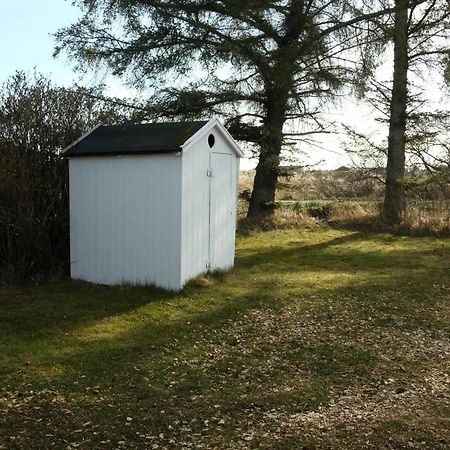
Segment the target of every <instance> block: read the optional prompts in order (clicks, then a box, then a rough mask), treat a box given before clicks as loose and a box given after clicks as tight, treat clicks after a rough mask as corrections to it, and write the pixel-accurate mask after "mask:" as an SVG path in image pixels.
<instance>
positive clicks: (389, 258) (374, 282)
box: [0, 233, 450, 449]
mask: <svg viewBox="0 0 450 450" xmlns="http://www.w3.org/2000/svg"><path fill="white" fill-rule="evenodd" d="M383 239H386V240H389V239H390V237H388V236H372V237H369V238H368V237H367V235H364V233H354V234H351V235H348V236H339V237H336V238H333V239H329V240H328V241H326V242H319V243H314V244H308V243H307V242H305V240H304V239H303V240H300V241H297V240H296V239H295V236H294V239H293V240H292V241H291V242H287V243H285V244H284V245H274V246H272V247H270V246H268V245H266V246H260V245H255V246H254V247H252V246H247V247H245V248H244V249H242V251H241V252H240V254H239V256H238V258H237V267H236V269H235V270H234V271H232V272H231V273H229V274H218V275H215V276H212V277H210V285H209V286H206V287H199V286H198V284H195V283H193V284H191V285H190V286H188V287H187V288H186V290H185V291H184V293H182V294H179V295H175V294H169V293H165V292H164V291H158V290H146V289H142V288H136V289H132V288H124V289H120V288H105V287H91V286H88V285H79V284H76V283H75V284H72V283H68V284H66V283H62V284H61V285H53V286H52V287H51V288H48V286H44V287H43V290H42V292H41V293H40V294H39V287H38V288H32V289H30V290H27V289H28V288H24V290H23V291H22V290H19V294H18V295H17V296H18V297H21V298H20V300H19V307H18V308H16V312H17V317H16V318H15V319H14V320H13V321H12V322H11V323H10V326H9V328H7V329H6V330H3V332H2V334H3V339H4V340H3V342H8V341H9V342H14V341H17V340H22V339H24V338H26V339H28V342H29V345H30V348H31V344H32V342H33V340H35V341H40V342H42V345H41V347H39V348H40V351H41V354H39V355H37V358H36V360H35V362H36V364H37V366H36V367H34V365H33V364H34V362H33V364H32V365H30V366H27V365H26V362H25V361H24V360H23V359H21V358H20V356H19V357H18V356H17V355H16V356H15V357H16V360H15V364H16V365H17V367H16V369H19V370H20V371H21V373H20V375H19V376H18V375H17V373H12V372H11V371H12V370H13V363H14V361H12V360H13V359H14V355H11V356H10V358H11V361H10V364H11V365H10V366H9V369H8V373H7V374H6V375H7V378H9V385H8V387H7V391H8V392H9V394H8V395H10V394H11V396H12V399H14V401H16V403H15V407H14V408H7V409H5V410H4V411H3V412H1V410H0V419H1V421H2V422H3V423H4V425H3V426H4V427H8V429H9V430H15V432H16V431H21V430H22V431H23V430H24V432H23V433H22V434H20V433H15V434H16V435H17V436H18V437H17V440H15V441H7V444H8V445H12V447H11V448H14V445H16V444H17V448H23V447H24V446H25V444H26V446H27V448H30V449H31V448H42V446H44V444H45V446H47V447H51V446H52V445H48V444H49V443H51V442H52V441H53V442H54V443H55V444H54V446H55V447H60V446H61V445H62V443H63V442H65V443H66V444H67V443H71V442H72V443H77V445H80V446H81V448H94V447H98V446H100V445H101V442H107V441H108V442H107V443H106V444H102V445H107V446H109V447H118V446H121V445H122V446H123V445H125V446H126V447H127V448H142V447H143V446H144V445H147V444H148V443H149V442H150V443H158V445H163V446H164V445H165V446H169V447H170V446H172V447H173V448H174V447H178V448H180V447H181V442H182V440H183V439H184V440H186V439H188V440H189V439H199V440H201V439H207V438H208V436H209V437H210V438H211V439H213V438H212V436H216V437H217V436H221V439H222V438H224V436H225V437H226V436H233V435H235V434H236V433H245V432H247V431H248V428H249V427H250V424H252V423H255V422H258V421H261V420H263V418H264V417H266V415H267V414H268V413H270V412H271V411H272V414H274V413H273V411H278V410H279V409H280V408H281V409H283V410H284V411H288V412H297V413H306V412H309V411H318V410H319V408H320V407H321V406H324V405H327V404H329V403H330V401H331V400H333V399H336V398H339V396H340V395H341V394H342V392H343V391H345V390H348V389H350V388H351V387H352V386H354V385H360V384H364V383H367V382H368V381H367V380H370V379H371V377H372V376H374V375H373V374H376V373H377V366H378V365H379V364H381V363H383V364H384V362H383V361H384V360H383V355H382V354H380V350H379V349H376V348H371V347H367V346H364V345H362V344H357V343H356V344H355V342H356V341H354V342H353V344H349V343H347V341H346V340H345V339H344V338H346V337H348V336H351V337H352V336H353V335H354V334H355V333H356V334H357V335H360V337H361V339H360V340H363V339H362V338H363V337H364V336H365V335H366V334H368V333H373V321H372V319H370V320H369V319H368V317H369V315H370V314H371V315H372V316H376V315H377V314H380V316H381V313H382V314H383V317H388V318H390V317H394V318H396V319H397V318H401V319H402V323H398V322H396V321H394V322H392V321H391V322H389V321H388V322H386V323H385V326H389V327H392V328H393V329H396V330H398V331H399V332H401V330H402V327H404V326H405V324H406V325H408V326H409V327H413V328H414V327H423V326H429V327H433V326H438V325H436V324H435V323H434V322H433V321H432V320H434V316H433V317H431V316H430V317H428V318H421V315H423V314H424V309H423V301H424V300H425V299H427V301H428V303H427V305H426V312H427V313H429V314H431V312H430V311H433V310H434V311H437V310H438V309H439V304H438V303H439V299H438V298H437V297H432V296H431V297H429V294H430V292H431V289H432V286H433V285H434V284H435V283H436V282H437V281H438V280H440V281H441V283H442V279H443V277H442V275H443V274H445V273H447V278H446V279H445V280H444V281H445V283H447V285H448V272H446V270H447V269H448V261H449V260H450V258H449V256H450V248H449V247H448V246H447V247H444V248H441V249H439V251H438V253H436V251H435V250H436V249H435V248H433V247H432V246H426V247H423V248H413V247H411V246H407V245H404V246H402V247H401V248H397V249H395V251H391V250H389V251H386V252H381V253H380V250H378V251H377V250H376V249H371V248H368V247H370V243H371V242H373V243H376V244H378V245H379V243H380V241H381V240H383ZM430 261H431V262H433V264H430ZM440 261H442V264H440V263H439V262H440ZM295 274H297V277H296V278H294V279H293V281H292V279H291V278H290V277H291V276H293V275H295ZM312 274H314V276H312ZM315 274H319V275H318V277H319V278H317V277H316V275H315ZM327 274H331V275H333V276H334V277H335V278H334V283H333V284H330V283H324V280H325V281H326V280H327V279H328V278H326V277H325V276H326V275H327ZM358 275H361V276H363V277H362V278H358ZM36 294H37V298H34V297H35V296H36ZM312 294H313V296H312V297H311V295H312ZM22 296H23V297H22ZM393 296H396V298H395V300H396V304H395V305H392V303H393V302H392V297H393ZM32 297H33V299H32ZM428 297H429V298H428ZM39 298H40V299H41V301H44V305H42V304H41V308H44V309H45V312H42V311H41V313H39V301H38V299H39ZM27 299H28V300H30V305H27ZM292 305H294V306H295V310H294V312H293V315H292V318H291V319H289V320H290V321H291V322H290V323H291V328H289V327H288V325H289V324H287V323H286V324H283V323H280V322H278V321H277V316H278V315H279V314H281V313H282V311H283V310H284V309H285V308H289V307H291V306H292ZM13 309H14V301H13V299H12V298H10V299H9V300H8V302H6V303H4V302H2V304H1V305H0V310H2V313H3V312H5V311H6V314H2V317H7V318H8V317H9V318H11V317H12V311H13ZM48 309H52V310H56V311H57V312H48V311H47V310H48ZM369 313H370V314H369ZM30 314H31V315H34V314H36V315H37V316H36V317H37V318H39V319H38V320H36V323H35V324H33V317H29V315H30ZM425 319H426V320H428V322H426V320H425ZM24 320H25V322H24ZM424 320H425V321H424ZM345 321H348V323H350V324H351V323H352V322H353V321H354V322H355V323H361V324H362V325H361V327H360V328H357V329H356V331H355V329H349V330H347V329H346V326H345V325H343V324H345V323H346V322H345ZM332 325H333V326H332ZM383 326H384V325H383ZM347 333H348V335H347ZM0 336H1V335H0ZM337 337H341V338H342V339H337ZM5 339H6V340H5ZM19 349H20V345H19ZM9 352H14V350H11V349H9ZM18 380H20V383H17V381H18ZM29 386H32V390H34V391H35V394H34V395H31V394H30V393H29V391H30V387H29ZM21 391H23V392H22V395H20V392H21ZM27 398H28V400H27ZM67 411H69V413H68V412H67ZM128 418H129V419H130V420H128ZM42 419H44V421H42ZM86 423H88V425H85V424H86ZM0 427H1V423H0ZM93 427H97V428H93ZM5 429H6V428H5ZM80 430H81V431H80ZM95 433H96V434H95ZM0 434H2V433H0ZM161 434H163V437H162V438H161V437H160V435H161ZM50 435H51V436H50ZM149 436H150V438H149ZM170 439H174V442H175V443H170ZM224 439H225V438H224ZM230 439H231V438H230ZM5 442H6V441H5ZM120 442H124V443H125V444H120ZM1 443H2V440H1V438H0V444H1ZM297 444H298V442H297ZM286 448H297V447H289V446H288V447H286Z"/></svg>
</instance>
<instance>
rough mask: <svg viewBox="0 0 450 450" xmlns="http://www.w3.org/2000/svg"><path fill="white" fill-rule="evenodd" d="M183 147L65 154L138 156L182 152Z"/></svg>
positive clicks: (81, 156)
mask: <svg viewBox="0 0 450 450" xmlns="http://www.w3.org/2000/svg"><path fill="white" fill-rule="evenodd" d="M181 151H182V149H181V147H176V148H171V149H163V150H136V151H126V152H124V151H117V152H114V151H112V152H95V153H73V154H69V155H65V157H67V158H90V157H95V156H96V157H99V156H128V155H132V156H137V155H163V154H168V153H179V152H181Z"/></svg>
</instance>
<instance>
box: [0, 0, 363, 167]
mask: <svg viewBox="0 0 450 450" xmlns="http://www.w3.org/2000/svg"><path fill="white" fill-rule="evenodd" d="M80 15H81V12H80V10H79V9H78V8H76V7H74V6H73V5H72V1H71V0H69V1H65V0H0V61H1V64H0V84H1V83H2V82H4V81H5V80H6V79H7V78H8V77H9V76H10V75H12V74H13V73H14V72H15V71H16V70H24V71H27V72H30V73H31V72H32V71H33V70H34V68H36V70H37V71H38V72H41V73H43V74H44V75H46V76H49V77H50V78H51V79H52V80H53V81H54V82H55V83H57V84H65V85H69V84H71V83H72V82H73V81H76V82H78V83H79V84H83V85H93V84H98V83H99V82H104V81H105V78H104V75H105V74H100V75H96V76H95V75H93V74H91V75H89V76H87V77H86V76H85V77H84V78H82V77H81V75H80V74H79V73H76V72H75V71H74V69H73V64H72V63H70V61H68V60H67V58H66V57H64V56H62V57H59V58H57V59H55V58H53V57H52V53H53V49H54V39H53V36H52V34H53V33H55V32H56V31H57V30H58V29H59V28H61V27H64V26H67V25H70V24H71V23H73V22H74V21H75V20H76V19H77V18H78V17H79V16H80ZM129 92H130V91H129V90H128V89H127V88H125V87H124V86H123V85H122V83H121V82H120V80H117V79H112V78H111V77H108V93H110V94H111V95H116V96H121V95H127V93H129ZM343 106H344V105H343ZM349 109H350V111H349ZM361 112H362V110H361V109H360V108H358V107H356V108H355V107H354V106H351V107H350V108H345V106H344V107H341V108H340V109H339V110H338V111H336V112H335V113H337V114H338V115H342V116H349V118H350V119H353V120H354V118H355V117H357V118H358V121H359V122H360V121H361ZM366 114H367V115H369V114H370V113H367V112H366ZM363 115H364V113H363ZM322 146H323V147H324V148H323V150H319V151H318V150H317V149H314V150H312V151H311V150H310V151H309V152H308V153H309V158H307V162H309V163H314V162H317V161H319V160H321V159H323V160H325V164H324V165H323V167H330V168H331V167H338V166H339V165H342V164H345V163H348V157H347V156H346V155H344V154H342V153H341V152H340V151H339V144H338V145H337V142H336V137H331V136H324V138H323V141H322ZM253 164H254V162H253V163H252V162H250V161H247V160H244V161H243V166H244V167H245V168H250V167H252V166H253Z"/></svg>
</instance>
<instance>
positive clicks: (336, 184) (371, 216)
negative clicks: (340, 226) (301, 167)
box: [239, 170, 450, 235]
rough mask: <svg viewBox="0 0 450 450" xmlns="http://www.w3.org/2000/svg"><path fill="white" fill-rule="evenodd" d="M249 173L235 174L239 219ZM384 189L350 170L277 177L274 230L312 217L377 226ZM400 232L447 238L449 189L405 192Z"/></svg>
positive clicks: (449, 230) (245, 205)
mask: <svg viewBox="0 0 450 450" xmlns="http://www.w3.org/2000/svg"><path fill="white" fill-rule="evenodd" d="M253 177H254V172H252V171H248V172H241V174H240V202H239V216H240V217H241V218H243V217H245V215H246V213H247V209H248V203H247V201H245V198H249V194H250V192H251V189H252V184H253ZM383 189H384V186H383V184H382V183H380V182H379V180H377V179H374V178H358V177H357V176H355V175H354V174H353V173H352V172H350V171H340V170H338V171H305V172H298V173H294V174H293V175H292V176H291V177H289V178H285V177H281V178H280V183H279V189H278V190H277V193H276V201H275V205H276V214H275V219H274V226H282V227H284V226H290V225H292V224H294V225H298V224H305V223H309V222H311V220H310V219H311V218H312V219H317V220H320V221H325V222H333V223H346V224H348V223H354V224H357V223H359V222H366V223H370V224H371V225H372V226H374V225H380V226H378V228H383V227H382V224H381V223H379V222H380V220H379V217H380V212H381V206H382V203H383V196H384V191H383ZM407 203H408V208H407V211H406V214H405V216H404V219H403V224H402V225H401V227H400V229H401V231H402V232H408V233H411V234H420V235H430V234H431V235H433V234H434V235H450V185H442V186H424V187H422V188H420V189H410V190H408V194H407Z"/></svg>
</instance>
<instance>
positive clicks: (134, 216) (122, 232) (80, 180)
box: [70, 155, 182, 289]
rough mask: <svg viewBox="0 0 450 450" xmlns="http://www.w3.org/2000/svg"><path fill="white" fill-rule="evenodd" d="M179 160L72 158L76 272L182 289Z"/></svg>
mask: <svg viewBox="0 0 450 450" xmlns="http://www.w3.org/2000/svg"><path fill="white" fill-rule="evenodd" d="M181 179H182V178H181V158H180V157H177V156H175V155H169V156H167V155H164V156H162V155H152V156H151V157H148V156H123V157H119V158H118V157H101V158H74V159H71V160H70V210H71V214H70V225H71V226H70V234H71V239H70V240H71V272H72V277H73V278H79V279H83V280H87V281H91V282H95V283H102V284H121V283H133V284H155V285H157V286H161V287H164V288H167V289H180V288H181V277H180V270H181V261H180V258H181Z"/></svg>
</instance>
